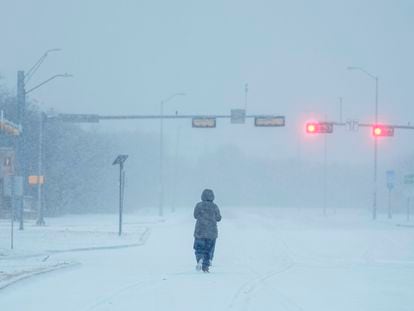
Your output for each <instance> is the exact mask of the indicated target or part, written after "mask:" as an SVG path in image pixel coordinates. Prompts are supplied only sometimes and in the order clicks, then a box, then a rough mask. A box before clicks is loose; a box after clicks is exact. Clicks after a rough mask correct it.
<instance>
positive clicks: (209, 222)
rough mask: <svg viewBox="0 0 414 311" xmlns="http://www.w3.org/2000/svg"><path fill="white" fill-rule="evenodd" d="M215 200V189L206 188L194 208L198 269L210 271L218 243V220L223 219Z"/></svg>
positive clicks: (195, 248) (195, 247)
mask: <svg viewBox="0 0 414 311" xmlns="http://www.w3.org/2000/svg"><path fill="white" fill-rule="evenodd" d="M213 201H214V192H213V190H210V189H205V190H204V191H203V193H202V194H201V202H199V203H197V205H196V207H195V208H194V218H195V219H196V220H197V222H196V225H195V230H194V251H195V257H196V261H197V266H196V269H197V271H200V270H203V272H209V267H210V265H211V259H212V256H213V252H214V249H215V245H216V239H217V236H218V230H217V222H219V221H220V220H221V214H220V210H219V208H218V206H217V205H216V204H215V203H214V202H213Z"/></svg>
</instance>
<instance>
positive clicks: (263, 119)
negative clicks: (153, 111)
mask: <svg viewBox="0 0 414 311" xmlns="http://www.w3.org/2000/svg"><path fill="white" fill-rule="evenodd" d="M232 117H233V116H232V115H231V114H230V115H225V114H223V115H220V114H217V115H179V114H173V115H98V114H67V113H61V114H57V115H55V116H49V117H48V119H49V120H57V121H64V122H76V123H98V122H100V121H105V120H139V119H193V120H194V119H197V120H198V119H200V120H201V119H232ZM244 118H246V119H254V120H255V125H256V126H285V117H284V116H280V115H263V114H260V115H245V116H244Z"/></svg>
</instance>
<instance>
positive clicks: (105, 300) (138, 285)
mask: <svg viewBox="0 0 414 311" xmlns="http://www.w3.org/2000/svg"><path fill="white" fill-rule="evenodd" d="M161 282H162V280H147V281H139V282H134V283H131V284H128V285H125V286H123V287H121V288H118V289H117V290H115V291H113V292H112V293H110V294H108V295H105V296H103V297H101V298H99V299H97V301H95V302H93V303H91V304H90V305H89V306H87V307H85V308H82V310H83V311H93V310H99V309H98V308H100V307H103V306H105V305H108V304H110V303H111V301H112V300H114V299H116V298H118V297H119V296H121V295H123V294H125V293H127V292H128V291H132V290H144V289H147V288H148V287H149V286H153V285H155V284H157V283H161Z"/></svg>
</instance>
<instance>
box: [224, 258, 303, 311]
mask: <svg viewBox="0 0 414 311" xmlns="http://www.w3.org/2000/svg"><path fill="white" fill-rule="evenodd" d="M294 266H295V263H294V261H291V262H289V263H287V265H286V266H285V267H283V268H281V269H277V270H272V271H269V272H267V273H265V274H262V275H260V274H258V276H256V277H254V278H252V279H250V280H249V281H247V282H245V283H244V284H242V285H241V286H240V287H239V288H238V290H237V291H236V293H235V294H234V296H233V298H232V299H231V302H230V305H229V307H228V308H229V309H230V310H234V309H235V308H237V306H238V305H239V304H240V303H242V305H241V309H242V310H248V309H249V306H250V301H251V299H252V296H253V295H254V293H255V292H256V291H257V290H258V289H259V288H260V287H261V286H263V283H264V282H266V281H267V280H269V279H272V278H274V277H276V276H278V275H280V274H282V273H285V272H288V271H289V270H291V269H292V268H293V267H294ZM272 291H273V293H274V294H276V295H277V296H278V299H279V300H280V303H281V305H282V307H283V308H284V310H287V311H301V310H303V309H302V308H301V307H300V306H298V305H297V304H296V303H294V302H293V301H291V300H290V299H289V298H287V297H286V296H284V295H282V294H281V293H280V292H278V291H276V290H273V289H272Z"/></svg>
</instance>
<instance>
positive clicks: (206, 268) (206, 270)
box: [202, 266, 210, 273]
mask: <svg viewBox="0 0 414 311" xmlns="http://www.w3.org/2000/svg"><path fill="white" fill-rule="evenodd" d="M202 270H203V272H204V273H209V272H210V271H209V269H208V266H203V267H202Z"/></svg>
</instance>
